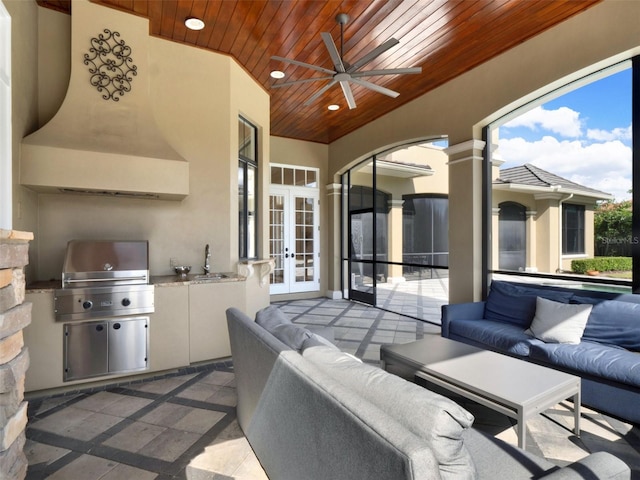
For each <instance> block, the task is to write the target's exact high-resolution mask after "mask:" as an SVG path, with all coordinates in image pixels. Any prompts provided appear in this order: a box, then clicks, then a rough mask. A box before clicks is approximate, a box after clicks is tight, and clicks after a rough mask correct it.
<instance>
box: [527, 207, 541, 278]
mask: <svg viewBox="0 0 640 480" xmlns="http://www.w3.org/2000/svg"><path fill="white" fill-rule="evenodd" d="M537 214H538V212H536V211H535V210H527V212H526V215H527V220H526V222H527V223H526V228H527V239H526V245H527V247H526V248H527V251H526V255H527V258H526V268H525V271H527V272H533V273H535V272H537V271H538V264H537V252H536V215H537Z"/></svg>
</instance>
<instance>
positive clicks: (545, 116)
mask: <svg viewBox="0 0 640 480" xmlns="http://www.w3.org/2000/svg"><path fill="white" fill-rule="evenodd" d="M499 132H500V133H499V153H500V155H501V157H502V159H503V160H505V163H504V165H503V166H502V167H501V168H508V167H514V166H517V165H522V164H524V163H531V164H533V165H536V166H537V167H539V168H542V169H544V170H547V171H549V172H552V173H555V174H557V175H560V176H562V177H565V178H567V179H569V180H572V181H574V182H577V183H580V184H582V185H585V186H588V187H591V188H596V189H598V190H602V191H604V192H607V193H610V194H612V195H613V196H614V197H615V199H616V201H620V200H625V199H629V198H630V197H631V196H630V194H629V193H628V191H629V190H630V189H631V69H627V70H624V71H622V72H618V73H615V74H613V75H610V76H608V77H605V78H603V79H600V80H597V81H595V82H593V83H591V84H589V85H585V86H584V87H581V88H579V89H577V90H573V91H571V92H569V93H566V94H564V95H562V96H561V97H558V98H556V99H554V100H551V101H548V102H547V103H545V104H544V105H541V106H539V107H535V108H533V109H532V110H529V111H527V112H525V113H524V114H522V115H520V116H519V117H517V118H514V119H513V120H511V121H509V122H507V123H505V124H504V125H502V126H501V127H500V130H499Z"/></svg>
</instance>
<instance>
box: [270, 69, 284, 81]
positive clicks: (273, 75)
mask: <svg viewBox="0 0 640 480" xmlns="http://www.w3.org/2000/svg"><path fill="white" fill-rule="evenodd" d="M269 75H271V78H276V79H280V78H284V72H281V71H280V70H274V71H273V72H271V73H270V74H269Z"/></svg>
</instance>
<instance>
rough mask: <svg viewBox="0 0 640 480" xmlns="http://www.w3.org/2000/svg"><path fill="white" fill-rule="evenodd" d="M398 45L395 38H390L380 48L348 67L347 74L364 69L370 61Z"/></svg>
mask: <svg viewBox="0 0 640 480" xmlns="http://www.w3.org/2000/svg"><path fill="white" fill-rule="evenodd" d="M399 43H400V41H399V40H396V39H395V38H390V39H389V40H387V41H386V42H384V43H383V44H382V45H380V46H378V47H376V48H374V49H373V50H371V51H370V52H369V53H367V54H366V55H365V56H364V57H362V58H361V59H360V60H356V62H355V63H354V64H352V65H351V66H350V67H349V70H347V73H353V72H355V71H356V70H358V69H359V68H360V67H364V66H365V65H366V64H367V63H369V62H370V61H371V60H373V59H374V58H376V57H378V56H379V55H382V54H383V53H384V52H386V51H387V50H389V49H390V48H391V47H395V46H396V45H397V44H399Z"/></svg>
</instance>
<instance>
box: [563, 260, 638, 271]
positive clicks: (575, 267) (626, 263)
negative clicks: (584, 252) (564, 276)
mask: <svg viewBox="0 0 640 480" xmlns="http://www.w3.org/2000/svg"><path fill="white" fill-rule="evenodd" d="M589 270H597V271H599V272H612V271H624V270H631V257H596V258H583V259H580V260H572V261H571V271H572V272H573V273H586V272H587V271H589Z"/></svg>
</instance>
